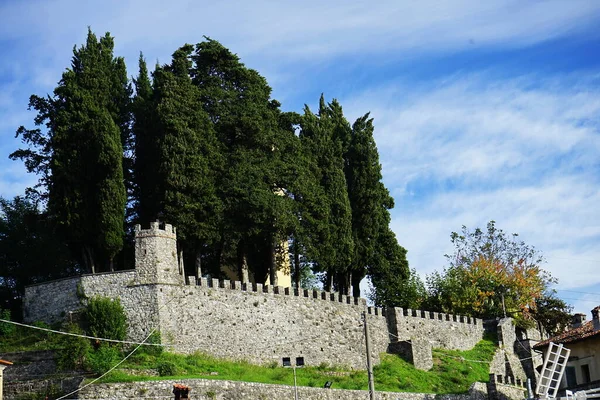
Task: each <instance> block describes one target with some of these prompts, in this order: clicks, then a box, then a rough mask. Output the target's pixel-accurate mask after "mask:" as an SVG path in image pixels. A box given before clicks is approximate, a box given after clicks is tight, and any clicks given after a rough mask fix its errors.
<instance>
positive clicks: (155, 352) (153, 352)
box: [137, 331, 163, 357]
mask: <svg viewBox="0 0 600 400" xmlns="http://www.w3.org/2000/svg"><path fill="white" fill-rule="evenodd" d="M146 343H151V344H161V337H160V332H157V331H155V332H153V333H152V334H151V335H150V337H149V338H148V340H146ZM162 352H163V347H162V346H141V347H140V348H139V349H138V350H137V353H141V354H147V355H149V356H153V357H158V356H160V355H161V354H162Z"/></svg>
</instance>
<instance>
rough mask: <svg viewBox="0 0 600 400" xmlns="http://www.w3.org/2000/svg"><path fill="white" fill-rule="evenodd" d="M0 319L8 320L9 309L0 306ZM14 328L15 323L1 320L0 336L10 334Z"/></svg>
mask: <svg viewBox="0 0 600 400" xmlns="http://www.w3.org/2000/svg"><path fill="white" fill-rule="evenodd" d="M0 319H4V320H6V321H10V320H11V319H10V310H4V309H2V308H0ZM15 330H16V327H15V325H12V324H9V323H8V322H1V321H0V336H1V337H5V336H10V335H12V334H13V333H14V332H15Z"/></svg>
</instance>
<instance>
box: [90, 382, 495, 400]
mask: <svg viewBox="0 0 600 400" xmlns="http://www.w3.org/2000/svg"><path fill="white" fill-rule="evenodd" d="M174 384H183V385H185V386H188V387H190V388H191V391H190V398H191V399H194V400H225V399H227V400H272V399H293V398H294V388H293V386H285V385H267V384H262V383H249V382H233V381H214V380H205V379H188V380H177V381H155V382H134V383H117V384H102V385H92V386H89V387H87V388H85V389H83V390H82V391H81V392H80V393H79V398H80V399H85V400H100V399H102V400H126V399H144V398H146V399H173V398H174V396H173V385H174ZM298 398H301V399H303V400H342V399H343V400H364V399H367V398H369V394H368V392H366V391H362V390H341V389H323V388H311V387H298ZM375 398H376V399H378V400H434V399H435V400H484V399H487V391H486V386H485V384H484V383H476V384H474V385H473V387H472V388H471V390H470V391H469V393H468V394H458V395H436V394H427V393H394V392H376V396H375Z"/></svg>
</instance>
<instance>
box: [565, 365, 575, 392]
mask: <svg viewBox="0 0 600 400" xmlns="http://www.w3.org/2000/svg"><path fill="white" fill-rule="evenodd" d="M565 372H566V374H565V375H567V387H568V388H571V387H574V386H577V376H576V375H575V367H567V369H566V371H565Z"/></svg>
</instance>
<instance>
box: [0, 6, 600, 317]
mask: <svg viewBox="0 0 600 400" xmlns="http://www.w3.org/2000/svg"><path fill="white" fill-rule="evenodd" d="M88 26H90V27H91V28H92V30H93V31H94V32H96V33H97V34H103V33H104V32H106V31H109V32H111V34H112V35H113V36H114V37H115V41H116V49H115V51H116V54H117V55H119V56H123V57H125V59H126V62H127V65H128V73H129V75H131V76H134V75H136V74H137V65H136V63H137V57H138V54H139V52H140V51H142V52H143V53H144V55H145V57H146V58H147V60H148V62H149V63H150V64H153V63H154V62H155V61H157V60H158V62H160V63H165V62H168V60H169V58H170V54H171V53H172V52H173V51H174V50H175V49H176V48H177V47H179V46H180V45H182V44H184V43H197V42H199V41H201V40H202V36H203V35H207V36H210V37H212V38H214V39H217V40H219V41H221V42H222V43H223V44H224V45H225V46H227V47H229V48H230V49H231V50H232V51H233V52H235V53H237V54H238V55H239V56H240V57H241V58H242V61H244V62H245V63H246V64H247V65H248V66H250V67H252V68H255V69H257V70H258V71H259V72H260V73H261V74H262V75H264V76H265V77H266V78H267V80H268V81H269V83H270V85H271V86H272V88H273V96H274V97H275V98H277V99H278V100H280V101H281V102H282V103H283V106H282V108H283V109H285V110H294V111H300V110H301V109H302V107H303V105H304V104H305V103H306V104H309V105H310V106H312V107H313V108H314V106H315V105H316V104H317V101H318V97H319V95H320V94H321V93H322V92H323V93H324V94H325V97H326V98H327V99H328V100H330V99H332V98H337V99H338V100H340V102H341V104H342V106H343V107H344V109H345V112H346V114H347V115H348V116H349V117H351V118H356V117H358V116H360V115H362V114H364V113H365V112H368V111H370V112H371V114H372V116H373V117H374V118H375V126H376V133H375V135H376V137H375V138H376V141H377V144H378V146H379V152H380V157H381V163H382V165H383V175H384V182H385V184H386V185H387V187H388V188H389V189H390V191H391V193H392V195H393V196H394V199H395V201H396V208H395V209H394V210H393V212H392V227H393V229H394V231H395V232H396V234H397V236H398V240H399V242H400V243H401V244H402V245H403V246H404V247H406V248H407V249H408V258H409V262H410V264H411V267H413V268H416V270H417V271H418V272H419V273H420V274H421V275H422V276H425V275H426V274H428V273H430V272H432V271H433V270H441V269H442V268H443V267H444V265H445V259H444V257H443V255H444V254H445V253H448V252H451V251H452V247H451V244H450V240H449V235H450V232H452V231H457V230H459V229H460V228H461V226H462V225H463V224H464V225H467V226H468V227H472V228H475V227H477V226H480V227H484V226H485V224H486V223H487V221H489V220H492V219H493V220H496V221H497V226H498V227H499V228H501V229H503V230H504V231H506V232H510V233H512V232H517V233H519V234H520V237H521V239H523V240H524V241H525V242H526V243H528V244H530V245H533V246H535V247H536V248H537V249H539V250H540V251H541V252H542V253H543V254H544V255H545V257H546V259H547V263H546V264H545V265H544V267H545V268H546V269H547V270H549V271H550V272H551V273H552V274H553V275H554V276H555V277H557V278H558V279H559V283H558V285H557V288H558V289H559V294H560V295H561V296H562V297H563V298H565V299H566V300H567V301H568V302H570V303H571V304H573V305H574V306H575V310H576V311H578V312H585V313H588V314H589V310H590V309H591V308H593V307H595V306H597V305H600V274H598V273H597V271H599V270H600V211H599V210H600V207H599V206H598V205H599V204H600V189H599V188H600V157H599V155H600V29H598V26H600V2H597V1H595V0H588V1H578V0H570V1H563V0H559V1H554V0H544V1H528V2H523V1H496V0H489V1H486V2H481V1H467V0H457V1H453V2H444V1H420V2H413V1H387V0H380V1H377V2H363V1H361V2H349V1H345V0H330V1H328V2H320V1H313V0H306V1H303V2H297V1H295V2H292V1H269V0H257V1H253V2H246V1H241V0H238V1H222V2H212V1H211V2H208V1H171V2H168V3H164V2H162V1H157V0H145V1H142V0H107V1H101V2H100V1H88V2H80V1H76V0H54V1H31V0H0V195H1V196H3V197H9V198H10V197H12V196H15V195H18V194H21V193H23V191H24V189H25V187H27V186H29V185H32V184H34V183H35V181H36V178H35V177H33V176H29V175H28V174H27V173H26V172H25V170H24V168H23V166H22V164H21V163H20V162H17V161H15V162H13V161H10V160H8V154H10V153H11V152H12V151H14V150H15V149H16V148H18V147H19V146H20V143H19V140H18V139H15V138H14V133H15V130H16V129H17V127H18V126H20V125H25V126H27V127H32V126H33V122H32V118H33V114H32V113H30V112H28V111H27V101H28V97H29V95H31V94H34V93H35V94H38V95H44V94H46V93H50V92H51V91H52V89H53V88H54V86H55V85H56V83H57V81H58V80H59V79H60V75H61V73H62V71H63V70H64V69H65V68H66V67H68V66H69V62H70V57H71V51H72V48H73V46H74V45H80V44H81V43H83V41H84V40H85V36H86V31H87V27H88Z"/></svg>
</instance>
